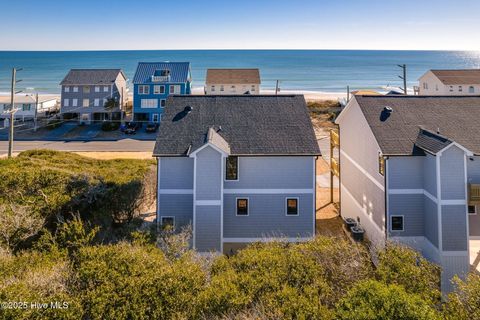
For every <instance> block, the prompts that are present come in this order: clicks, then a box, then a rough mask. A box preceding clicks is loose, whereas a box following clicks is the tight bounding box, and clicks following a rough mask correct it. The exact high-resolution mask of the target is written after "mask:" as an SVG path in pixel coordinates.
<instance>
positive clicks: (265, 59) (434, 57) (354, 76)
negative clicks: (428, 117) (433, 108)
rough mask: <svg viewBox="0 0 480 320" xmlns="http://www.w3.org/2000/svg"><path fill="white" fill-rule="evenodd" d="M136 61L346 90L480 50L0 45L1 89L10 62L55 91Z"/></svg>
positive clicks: (29, 82)
mask: <svg viewBox="0 0 480 320" xmlns="http://www.w3.org/2000/svg"><path fill="white" fill-rule="evenodd" d="M139 61H190V62H191V66H192V76H193V85H194V87H202V86H203V83H204V81H205V72H206V69H207V68H241V67H249V68H252V67H254V68H260V73H261V77H262V88H263V89H271V88H274V86H275V81H276V80H280V87H281V89H282V90H288V89H291V90H308V91H321V92H344V91H345V88H346V86H347V85H349V86H350V87H351V88H352V89H377V90H379V89H382V88H383V87H385V86H400V85H401V80H400V79H399V78H398V74H400V72H401V70H400V68H399V67H397V64H406V65H407V68H408V73H407V78H408V86H409V87H411V86H413V85H416V81H417V79H418V77H419V76H420V75H422V74H423V73H424V72H425V71H426V70H428V69H434V68H445V69H448V68H479V67H480V52H460V51H455V52H452V51H357V50H248V51H242V50H175V51H65V52H33V51H32V52H29V51H22V52H11V51H0V92H9V90H10V77H11V68H12V67H17V68H23V70H22V71H20V72H18V78H19V79H21V80H22V82H20V83H19V84H18V86H19V89H21V90H24V91H26V92H40V93H59V92H60V87H59V85H58V84H59V82H60V81H61V80H62V79H63V77H64V76H65V74H66V73H67V72H68V70H69V69H71V68H122V69H123V70H124V71H125V73H126V75H127V77H128V78H129V79H132V78H133V75H134V73H135V68H136V65H137V63H138V62H139Z"/></svg>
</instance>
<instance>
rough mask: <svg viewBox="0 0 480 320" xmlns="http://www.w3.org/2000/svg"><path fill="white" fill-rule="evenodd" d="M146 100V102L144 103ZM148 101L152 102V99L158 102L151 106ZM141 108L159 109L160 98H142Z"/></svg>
mask: <svg viewBox="0 0 480 320" xmlns="http://www.w3.org/2000/svg"><path fill="white" fill-rule="evenodd" d="M144 101H145V104H144ZM147 101H149V102H152V101H155V102H156V103H155V104H154V105H153V104H152V106H150V104H149V103H147ZM140 108H141V109H157V108H158V99H151V98H148V99H140Z"/></svg>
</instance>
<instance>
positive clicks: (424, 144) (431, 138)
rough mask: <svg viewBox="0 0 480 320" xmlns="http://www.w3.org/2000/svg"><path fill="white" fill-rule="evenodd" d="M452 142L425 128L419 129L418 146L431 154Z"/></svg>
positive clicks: (416, 141) (416, 144)
mask: <svg viewBox="0 0 480 320" xmlns="http://www.w3.org/2000/svg"><path fill="white" fill-rule="evenodd" d="M452 143H453V141H452V140H450V139H448V138H446V137H443V136H441V135H439V134H437V133H434V132H431V131H428V130H425V129H420V130H419V132H418V136H417V140H415V146H416V147H418V148H420V149H422V150H424V151H426V152H429V153H431V154H436V153H437V152H439V151H441V150H443V149H445V148H446V147H448V146H449V145H451V144H452Z"/></svg>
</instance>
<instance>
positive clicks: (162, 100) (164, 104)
mask: <svg viewBox="0 0 480 320" xmlns="http://www.w3.org/2000/svg"><path fill="white" fill-rule="evenodd" d="M162 102H163V105H162ZM166 105H167V100H166V99H160V108H165V106H166Z"/></svg>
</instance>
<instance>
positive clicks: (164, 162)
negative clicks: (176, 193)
mask: <svg viewBox="0 0 480 320" xmlns="http://www.w3.org/2000/svg"><path fill="white" fill-rule="evenodd" d="M159 187H160V189H193V159H192V158H188V157H165V158H160V185H159Z"/></svg>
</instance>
